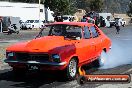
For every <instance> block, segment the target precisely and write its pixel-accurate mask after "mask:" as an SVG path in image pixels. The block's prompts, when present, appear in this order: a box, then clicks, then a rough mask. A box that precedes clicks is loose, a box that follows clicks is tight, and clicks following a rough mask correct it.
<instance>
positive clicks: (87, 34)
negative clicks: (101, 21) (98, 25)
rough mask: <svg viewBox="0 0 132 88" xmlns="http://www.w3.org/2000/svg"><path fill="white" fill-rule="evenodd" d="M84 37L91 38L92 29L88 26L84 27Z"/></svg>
mask: <svg viewBox="0 0 132 88" xmlns="http://www.w3.org/2000/svg"><path fill="white" fill-rule="evenodd" d="M84 38H85V39H89V38H90V31H89V29H88V27H87V26H85V27H84Z"/></svg>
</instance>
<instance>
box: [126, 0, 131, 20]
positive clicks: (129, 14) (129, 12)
mask: <svg viewBox="0 0 132 88" xmlns="http://www.w3.org/2000/svg"><path fill="white" fill-rule="evenodd" d="M128 7H129V10H128V12H127V14H128V16H130V17H132V0H130V2H129V5H128Z"/></svg>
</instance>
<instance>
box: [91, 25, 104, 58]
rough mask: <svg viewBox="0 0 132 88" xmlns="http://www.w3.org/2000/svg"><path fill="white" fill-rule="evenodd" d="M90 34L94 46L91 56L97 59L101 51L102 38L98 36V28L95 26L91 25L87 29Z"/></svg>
mask: <svg viewBox="0 0 132 88" xmlns="http://www.w3.org/2000/svg"><path fill="white" fill-rule="evenodd" d="M89 29H90V31H91V34H92V38H93V41H94V43H93V44H94V46H95V51H94V52H93V56H94V57H97V56H99V55H100V53H101V51H102V36H101V35H100V33H99V31H98V28H97V27H96V26H95V25H92V26H90V27H89Z"/></svg>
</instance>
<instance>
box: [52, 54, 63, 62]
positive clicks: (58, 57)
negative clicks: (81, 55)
mask: <svg viewBox="0 0 132 88" xmlns="http://www.w3.org/2000/svg"><path fill="white" fill-rule="evenodd" d="M51 58H52V59H53V61H54V62H60V60H61V59H60V56H59V55H58V54H52V55H51Z"/></svg>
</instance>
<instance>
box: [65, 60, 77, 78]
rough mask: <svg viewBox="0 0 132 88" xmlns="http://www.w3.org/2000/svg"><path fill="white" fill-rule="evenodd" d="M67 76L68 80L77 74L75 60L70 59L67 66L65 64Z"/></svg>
mask: <svg viewBox="0 0 132 88" xmlns="http://www.w3.org/2000/svg"><path fill="white" fill-rule="evenodd" d="M66 70H67V78H68V79H69V80H74V79H75V78H76V75H77V60H76V59H74V58H73V59H71V60H70V62H69V64H68V66H67V69H66Z"/></svg>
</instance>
